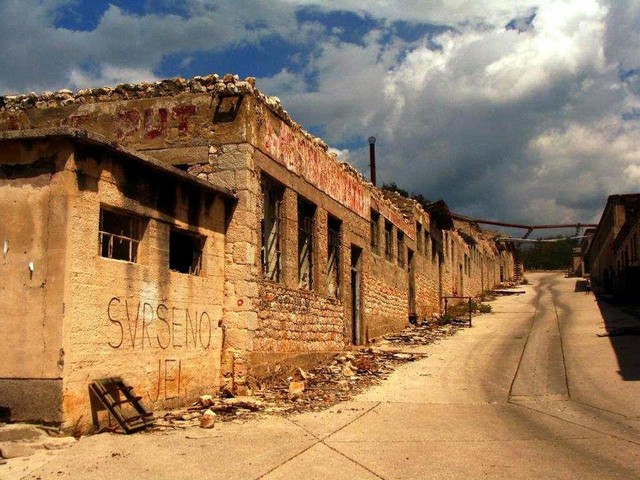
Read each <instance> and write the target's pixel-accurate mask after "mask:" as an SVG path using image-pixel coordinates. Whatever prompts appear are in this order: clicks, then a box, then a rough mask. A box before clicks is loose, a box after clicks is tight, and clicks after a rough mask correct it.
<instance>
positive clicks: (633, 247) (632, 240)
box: [586, 193, 640, 303]
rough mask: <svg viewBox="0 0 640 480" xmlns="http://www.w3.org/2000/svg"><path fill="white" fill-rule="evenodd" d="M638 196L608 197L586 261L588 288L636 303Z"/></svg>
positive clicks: (639, 274) (638, 282)
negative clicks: (591, 285) (589, 280)
mask: <svg viewBox="0 0 640 480" xmlns="http://www.w3.org/2000/svg"><path fill="white" fill-rule="evenodd" d="M639 252H640V193H627V194H619V195H611V196H609V198H607V203H606V205H605V207H604V211H603V212H602V216H601V217H600V221H599V222H598V226H597V227H596V229H595V232H594V233H593V236H592V238H591V241H590V243H589V244H588V250H587V253H586V258H587V261H588V265H589V273H590V275H591V281H592V284H593V285H594V286H595V287H596V289H598V290H599V291H600V292H606V293H607V294H611V295H613V296H615V297H616V298H617V299H619V300H623V301H632V302H635V303H637V302H638V301H640V296H639V295H638V292H639V291H640V256H639V254H638V253H639Z"/></svg>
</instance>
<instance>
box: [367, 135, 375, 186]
mask: <svg viewBox="0 0 640 480" xmlns="http://www.w3.org/2000/svg"><path fill="white" fill-rule="evenodd" d="M369 167H370V168H371V183H373V186H374V187H375V186H376V137H373V136H372V137H369Z"/></svg>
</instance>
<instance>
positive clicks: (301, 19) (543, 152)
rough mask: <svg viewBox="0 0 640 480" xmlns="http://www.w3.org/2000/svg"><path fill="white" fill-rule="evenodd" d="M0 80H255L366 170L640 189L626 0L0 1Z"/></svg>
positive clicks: (420, 183)
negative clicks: (371, 165) (371, 156)
mask: <svg viewBox="0 0 640 480" xmlns="http://www.w3.org/2000/svg"><path fill="white" fill-rule="evenodd" d="M0 45H2V47H3V49H2V55H0V94H10V93H20V92H27V91H42V90H55V89H59V88H72V89H78V88H82V87H87V86H101V85H114V84H117V83H121V82H133V81H141V80H153V79H160V78H165V77H172V76H178V75H179V76H184V77H191V76H195V75H205V74H208V73H215V72H217V73H221V74H224V73H226V72H232V73H237V74H239V75H240V76H241V77H245V76H255V77H257V78H258V84H257V86H258V88H260V89H261V90H262V91H263V92H265V93H266V94H268V95H277V96H278V97H280V98H281V99H282V102H283V104H284V107H285V108H286V109H287V110H288V111H289V112H290V113H291V114H292V116H293V117H294V119H295V120H296V121H298V122H299V123H301V124H302V125H303V126H304V127H305V128H306V129H307V130H310V131H312V132H313V133H315V134H317V135H320V136H321V137H323V138H324V139H325V140H326V141H327V142H328V143H329V144H330V145H331V146H332V147H333V148H335V149H336V150H338V151H339V152H340V155H341V158H343V159H344V160H347V161H349V162H351V163H352V164H353V165H355V166H356V167H357V168H358V169H360V170H361V171H363V172H364V171H366V169H367V163H368V148H367V145H366V139H367V137H369V136H370V135H375V136H376V137H377V139H378V142H377V147H378V148H377V152H378V164H379V165H378V171H379V174H378V175H379V181H380V180H381V181H383V182H396V183H397V184H398V185H400V186H402V187H404V188H405V189H407V190H409V191H412V192H415V193H422V194H424V195H425V196H426V197H428V198H431V199H437V198H444V199H445V200H446V201H447V202H448V203H449V205H450V206H451V207H452V208H453V209H454V210H456V211H459V212H461V213H466V214H469V215H475V216H481V217H484V218H492V219H500V220H508V221H514V222H522V223H540V222H569V221H571V222H574V221H582V222H587V221H597V220H598V218H599V215H600V212H601V209H602V207H603V205H604V202H605V199H606V197H607V195H610V194H613V193H623V192H632V191H636V192H637V191H640V149H639V147H640V101H639V99H640V1H626V0H490V1H488V2H480V1H478V0H369V1H366V2H364V1H362V0H339V1H338V0H324V1H313V0H227V1H223V0H139V1H134V0H131V1H124V0H113V1H111V2H102V1H99V0H86V1H83V0H0Z"/></svg>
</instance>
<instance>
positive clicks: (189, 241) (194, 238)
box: [169, 228, 205, 276]
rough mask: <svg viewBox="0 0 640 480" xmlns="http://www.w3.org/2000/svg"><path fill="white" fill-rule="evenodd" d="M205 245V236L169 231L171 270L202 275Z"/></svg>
mask: <svg viewBox="0 0 640 480" xmlns="http://www.w3.org/2000/svg"><path fill="white" fill-rule="evenodd" d="M204 245H205V237H204V235H200V234H197V233H194V232H189V231H186V230H180V229H177V228H172V229H171V230H170V231H169V270H173V271H174V272H180V273H187V274H189V275H196V276H198V275H200V274H201V273H202V256H203V255H202V254H203V251H204Z"/></svg>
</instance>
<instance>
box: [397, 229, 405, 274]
mask: <svg viewBox="0 0 640 480" xmlns="http://www.w3.org/2000/svg"><path fill="white" fill-rule="evenodd" d="M397 243H398V255H397V257H398V266H400V267H404V265H405V261H404V232H402V231H400V230H398V235H397Z"/></svg>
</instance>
